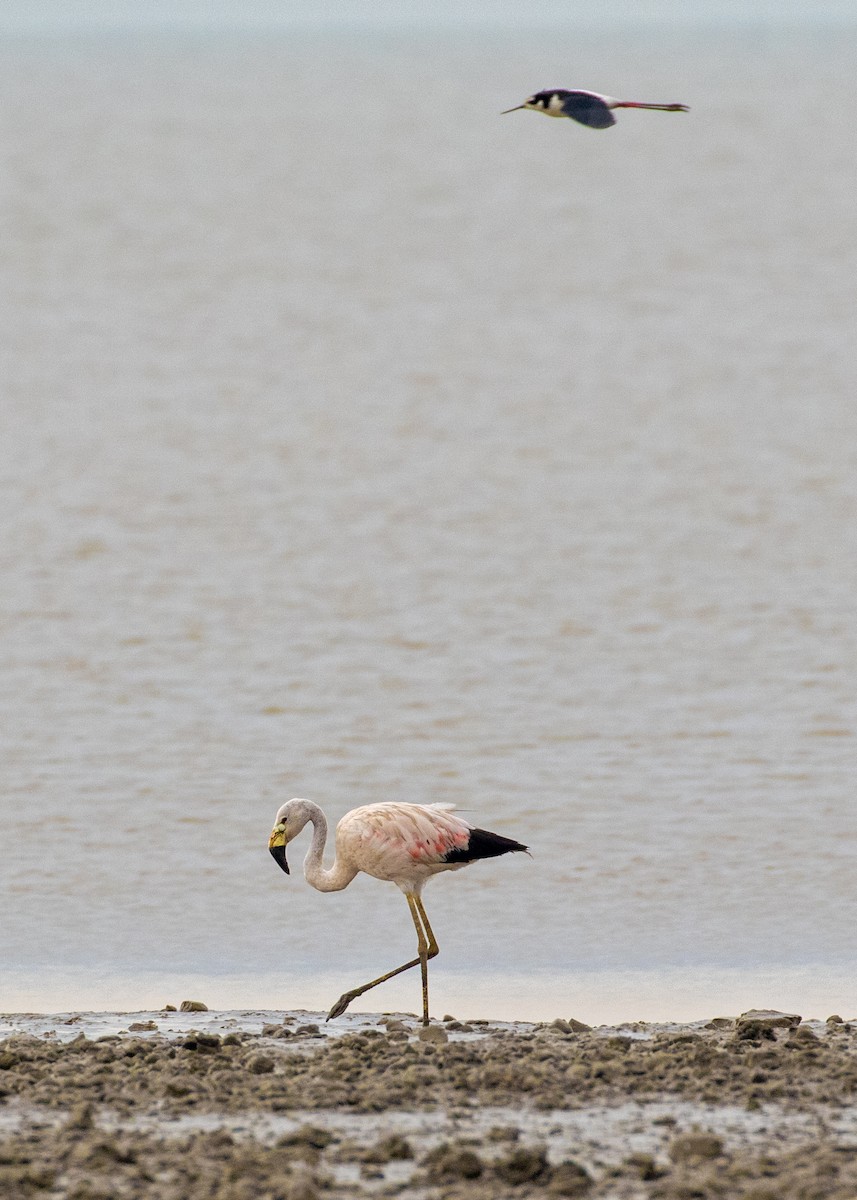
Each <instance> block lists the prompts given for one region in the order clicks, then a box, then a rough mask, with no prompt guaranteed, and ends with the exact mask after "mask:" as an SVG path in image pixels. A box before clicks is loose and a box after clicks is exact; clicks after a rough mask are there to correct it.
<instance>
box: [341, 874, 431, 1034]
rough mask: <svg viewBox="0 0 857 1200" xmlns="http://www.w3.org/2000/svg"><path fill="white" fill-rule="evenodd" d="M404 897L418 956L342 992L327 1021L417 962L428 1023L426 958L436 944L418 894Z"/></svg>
mask: <svg viewBox="0 0 857 1200" xmlns="http://www.w3.org/2000/svg"><path fill="white" fill-rule="evenodd" d="M406 899H407V901H408V908H409V909H410V910H411V917H412V919H413V922H414V927H415V929H416V931H417V955H418V956H417V957H416V958H412V959H411V961H410V962H406V963H403V964H402V966H401V967H396V968H395V970H393V971H387V972H386V974H384V975H379V976H378V978H377V979H373V980H372V981H371V982H370V983H364V984H363V986H362V987H358V988H352V990H351V991H350V992H343V994H342V995H341V996H340V997H339V999H338V1000H337V1001H336V1003H335V1004H334V1006H333V1008H332V1009H331V1010H330V1012H329V1013H328V1014H327V1019H328V1021H329V1020H330V1019H331V1018H332V1017H341V1016H342V1014H343V1013H344V1012H345V1010H346V1008H348V1005H349V1004H350V1003H351V1001H352V1000H356V999H357V997H358V996H362V995H363V993H364V992H368V991H369V989H370V988H373V987H377V986H378V984H379V983H386V981H387V980H388V979H392V978H393V976H394V975H401V973H402V971H409V970H410V969H411V967H415V966H417V964H419V966H420V968H421V971H422V977H423V1024H424V1025H428V1023H429V1017H428V960H429V959H430V958H434V956H435V955H436V954H437V952H438V945H437V942H436V941H435V936H434V934H433V933H432V929H431V926H430V925H429V923H428V918H427V917H426V914H425V909H424V908H423V904H422V901H421V900H420V898H419V896H415V895H413V894H410V893H408V894H406Z"/></svg>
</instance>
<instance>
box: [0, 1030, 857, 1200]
mask: <svg viewBox="0 0 857 1200" xmlns="http://www.w3.org/2000/svg"><path fill="white" fill-rule="evenodd" d="M196 1016H197V1014H193V1018H191V1019H194V1018H196ZM76 1019H77V1018H74V1017H72V1018H68V1019H67V1020H65V1021H64V1022H63V1023H62V1025H63V1027H62V1028H59V1027H58V1028H57V1029H56V1030H52V1029H50V1028H42V1027H40V1031H39V1033H38V1034H36V1033H33V1032H28V1031H27V1028H28V1027H27V1026H26V1023H24V1024H21V1023H19V1024H18V1025H16V1026H15V1031H13V1032H11V1033H9V1034H8V1036H6V1037H4V1038H3V1039H2V1040H0V1195H2V1196H4V1197H5V1196H9V1197H16V1198H17V1197H31V1196H32V1197H54V1198H60V1197H62V1198H65V1197H68V1198H72V1200H108V1198H109V1200H113V1198H114V1197H115V1198H121V1197H129V1198H132V1200H136V1198H138V1197H146V1198H152V1200H202V1198H203V1197H205V1198H206V1200H209V1198H213V1200H315V1198H321V1197H329V1198H330V1200H339V1198H340V1197H341V1198H343V1200H344V1198H346V1197H349V1198H350V1197H363V1196H366V1197H370V1196H401V1197H404V1198H406V1200H408V1198H410V1200H417V1198H426V1200H434V1198H435V1197H438V1198H440V1197H447V1198H450V1200H454V1198H457V1197H464V1196H467V1197H471V1198H473V1200H481V1198H483V1197H484V1198H486V1200H487V1198H488V1197H492V1198H494V1197H506V1196H508V1197H516V1198H521V1200H525V1198H526V1197H530V1196H557V1197H561V1196H587V1197H592V1198H593V1200H597V1198H599V1197H616V1198H619V1200H626V1198H627V1200H636V1198H640V1200H643V1198H649V1197H651V1198H653V1200H655V1198H663V1200H694V1198H697V1197H699V1198H702V1200H706V1198H707V1197H712V1198H715V1197H717V1198H720V1197H733V1196H734V1197H740V1198H742V1200H791V1198H794V1200H815V1198H816V1197H818V1198H819V1200H821V1198H822V1197H823V1198H824V1200H846V1198H848V1200H853V1197H854V1196H855V1195H857V1026H852V1024H851V1023H850V1022H848V1021H842V1020H840V1019H838V1018H831V1019H830V1020H829V1021H826V1022H820V1021H814V1022H811V1023H807V1022H802V1021H801V1020H800V1018H799V1017H797V1016H789V1015H785V1014H774V1013H756V1014H746V1015H745V1016H744V1017H743V1018H721V1019H717V1020H713V1021H711V1022H706V1023H698V1024H695V1025H693V1026H653V1025H629V1026H622V1027H618V1028H613V1029H605V1028H599V1029H594V1030H590V1029H587V1028H586V1027H584V1026H581V1025H580V1024H579V1023H577V1022H571V1021H566V1020H557V1021H555V1022H552V1023H549V1024H544V1025H537V1026H511V1027H510V1026H499V1025H495V1024H490V1023H488V1022H479V1023H474V1022H471V1023H467V1022H460V1021H455V1020H453V1019H452V1018H448V1019H447V1020H445V1021H444V1022H443V1023H437V1024H435V1025H433V1026H432V1027H430V1029H429V1030H428V1031H423V1030H422V1029H421V1028H420V1026H419V1025H418V1024H417V1023H416V1021H415V1020H414V1019H413V1018H409V1017H402V1016H393V1017H382V1016H379V1017H374V1018H365V1019H363V1021H362V1022H361V1023H359V1024H357V1025H355V1026H354V1027H352V1028H348V1029H346V1031H345V1032H342V1031H341V1030H340V1031H338V1032H337V1033H336V1035H335V1036H333V1035H332V1034H331V1032H330V1030H331V1027H330V1026H327V1027H325V1026H324V1024H323V1022H320V1021H318V1020H312V1019H307V1016H306V1014H299V1015H289V1016H287V1017H286V1018H285V1019H284V1020H277V1021H271V1022H268V1023H266V1024H262V1025H261V1026H259V1027H254V1028H248V1027H242V1025H241V1022H240V1021H235V1020H233V1021H229V1022H221V1023H220V1024H219V1025H218V1023H217V1022H215V1021H211V1022H209V1023H208V1024H207V1026H206V1027H202V1026H200V1028H197V1029H191V1028H185V1029H179V1030H176V1029H175V1028H173V1029H168V1028H167V1027H166V1026H165V1023H164V1019H163V1016H162V1015H158V1014H152V1015H149V1016H147V1017H146V1018H144V1019H142V1020H129V1021H128V1022H127V1024H126V1025H125V1028H124V1029H123V1030H121V1031H118V1032H115V1033H109V1034H98V1033H97V1031H95V1036H90V1035H91V1034H92V1033H93V1032H94V1031H93V1030H89V1031H88V1032H87V1031H86V1030H81V1031H80V1032H76V1030H75V1026H74V1021H75V1020H76Z"/></svg>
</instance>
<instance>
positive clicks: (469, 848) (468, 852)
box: [443, 829, 530, 863]
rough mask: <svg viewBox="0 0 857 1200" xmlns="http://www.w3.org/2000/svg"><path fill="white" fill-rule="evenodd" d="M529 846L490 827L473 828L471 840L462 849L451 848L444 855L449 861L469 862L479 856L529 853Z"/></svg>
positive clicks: (444, 859) (492, 856)
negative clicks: (492, 830) (492, 831)
mask: <svg viewBox="0 0 857 1200" xmlns="http://www.w3.org/2000/svg"><path fill="white" fill-rule="evenodd" d="M529 852H530V850H529V847H528V846H525V845H524V844H523V843H522V842H516V841H515V839H514V838H507V837H504V836H503V835H502V834H501V833H491V831H490V830H489V829H471V830H470V841H469V842H468V843H467V845H466V846H464V847H462V848H461V849H456V850H450V851H449V853H448V854H445V855H444V856H443V861H444V862H448V863H456V862H458V863H469V862H475V861H476V860H477V859H479V858H498V857H499V856H500V855H501V854H515V853H523V854H529Z"/></svg>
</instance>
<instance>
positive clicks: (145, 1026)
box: [128, 1021, 158, 1033]
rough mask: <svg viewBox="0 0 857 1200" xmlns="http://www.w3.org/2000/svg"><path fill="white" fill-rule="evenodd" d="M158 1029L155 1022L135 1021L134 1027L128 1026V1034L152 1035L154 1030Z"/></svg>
mask: <svg viewBox="0 0 857 1200" xmlns="http://www.w3.org/2000/svg"><path fill="white" fill-rule="evenodd" d="M157 1028H158V1027H157V1025H156V1024H155V1022H154V1021H134V1023H133V1024H132V1025H129V1026H128V1032H129V1033H143V1032H147V1033H151V1032H152V1030H154V1029H157Z"/></svg>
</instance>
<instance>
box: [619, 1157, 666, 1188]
mask: <svg viewBox="0 0 857 1200" xmlns="http://www.w3.org/2000/svg"><path fill="white" fill-rule="evenodd" d="M625 1166H626V1167H627V1168H628V1169H629V1171H632V1172H633V1173H634V1174H635V1175H636V1176H638V1178H640V1179H642V1180H643V1181H644V1182H646V1183H647V1182H648V1181H649V1180H651V1179H660V1177H661V1176H662V1175H663V1174H664V1171H663V1170H662V1169H661V1168H660V1167H659V1166H658V1164H657V1162H656V1161H655V1158H654V1156H653V1155H651V1154H643V1153H638V1154H631V1155H629V1156H628V1158H626V1159H625Z"/></svg>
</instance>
